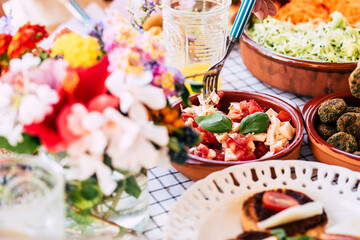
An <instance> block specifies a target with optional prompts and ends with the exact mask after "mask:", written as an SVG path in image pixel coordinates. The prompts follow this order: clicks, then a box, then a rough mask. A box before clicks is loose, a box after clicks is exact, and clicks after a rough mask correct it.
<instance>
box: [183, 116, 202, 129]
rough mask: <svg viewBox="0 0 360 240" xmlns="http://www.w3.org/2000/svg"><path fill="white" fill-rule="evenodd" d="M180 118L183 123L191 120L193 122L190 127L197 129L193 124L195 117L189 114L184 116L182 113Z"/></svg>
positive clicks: (194, 123)
mask: <svg viewBox="0 0 360 240" xmlns="http://www.w3.org/2000/svg"><path fill="white" fill-rule="evenodd" d="M180 117H181V119H182V120H184V121H185V122H186V120H188V118H192V119H193V120H194V121H193V123H192V127H194V128H197V127H198V125H197V123H196V122H195V116H193V115H190V114H186V113H182V114H181V116H180Z"/></svg>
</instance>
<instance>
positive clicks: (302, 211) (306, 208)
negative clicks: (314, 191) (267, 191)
mask: <svg viewBox="0 0 360 240" xmlns="http://www.w3.org/2000/svg"><path fill="white" fill-rule="evenodd" d="M322 213H323V204H322V203H321V202H309V203H305V204H303V205H298V206H294V207H290V208H287V209H285V210H283V211H281V212H278V213H276V214H275V215H272V216H271V217H269V218H267V219H265V220H263V221H260V222H258V224H257V225H258V227H259V228H260V229H268V228H273V227H276V226H279V225H282V224H286V223H290V222H295V221H298V220H302V219H306V218H310V217H313V216H316V215H320V214H322Z"/></svg>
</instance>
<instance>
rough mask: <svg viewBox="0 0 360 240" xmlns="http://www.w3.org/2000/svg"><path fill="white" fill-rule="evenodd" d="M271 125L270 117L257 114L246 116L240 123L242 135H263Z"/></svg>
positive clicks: (260, 113)
mask: <svg viewBox="0 0 360 240" xmlns="http://www.w3.org/2000/svg"><path fill="white" fill-rule="evenodd" d="M268 125H269V116H268V115H267V114H266V113H262V112H256V113H253V114H250V115H248V116H246V117H245V118H244V119H243V120H242V121H241V123H240V133H241V134H247V133H263V132H266V130H267V128H268Z"/></svg>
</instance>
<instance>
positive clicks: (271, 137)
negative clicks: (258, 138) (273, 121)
mask: <svg viewBox="0 0 360 240" xmlns="http://www.w3.org/2000/svg"><path fill="white" fill-rule="evenodd" d="M278 129H279V127H278V126H276V125H270V126H269V128H268V130H267V132H266V141H265V145H267V146H271V145H274V144H275V143H276V136H277V131H278Z"/></svg>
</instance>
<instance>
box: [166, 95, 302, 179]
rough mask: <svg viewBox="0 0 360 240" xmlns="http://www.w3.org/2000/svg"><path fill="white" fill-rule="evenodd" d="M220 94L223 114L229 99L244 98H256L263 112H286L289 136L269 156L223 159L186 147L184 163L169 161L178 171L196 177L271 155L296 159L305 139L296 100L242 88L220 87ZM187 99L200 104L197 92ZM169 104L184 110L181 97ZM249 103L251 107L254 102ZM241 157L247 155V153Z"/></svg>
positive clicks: (248, 99) (269, 157) (252, 99)
mask: <svg viewBox="0 0 360 240" xmlns="http://www.w3.org/2000/svg"><path fill="white" fill-rule="evenodd" d="M219 96H221V98H220V101H219V103H218V104H217V106H216V107H217V109H218V110H219V111H221V112H223V113H224V114H228V113H229V110H228V109H229V106H230V105H231V104H232V103H239V102H244V101H247V102H248V103H251V102H256V106H260V107H261V109H262V111H263V112H265V111H267V110H269V109H272V110H274V111H275V112H277V113H285V115H286V116H289V120H290V121H289V122H290V124H291V125H292V126H293V128H294V129H295V133H294V136H293V138H292V140H291V141H290V143H289V144H288V145H287V146H286V147H285V148H284V149H282V150H281V151H275V153H274V154H271V155H270V156H263V157H261V158H256V159H251V160H231V161H224V160H215V159H208V158H205V157H201V155H199V154H194V152H193V151H189V159H188V160H187V162H186V163H185V164H183V165H180V164H172V165H173V166H174V167H175V168H176V169H177V170H178V171H179V172H181V173H182V174H184V175H185V176H186V177H188V178H190V179H191V180H193V181H197V180H199V179H202V178H204V177H206V176H207V175H209V174H210V173H212V172H215V171H219V170H222V169H224V168H226V167H229V166H233V165H238V164H243V163H250V162H258V161H267V160H274V159H278V160H290V159H297V158H298V157H299V155H300V149H301V144H302V142H303V139H304V135H303V132H304V123H303V120H302V115H301V111H300V109H299V107H298V106H297V105H296V104H295V103H293V102H291V101H289V100H287V99H285V98H282V97H279V96H276V97H275V96H272V95H269V94H265V93H259V92H249V91H241V90H222V91H219ZM189 101H190V102H191V104H192V105H195V106H198V105H199V104H200V102H199V99H198V95H196V94H194V95H192V96H190V98H189ZM172 107H173V108H174V109H177V110H179V111H183V109H184V108H185V107H184V104H183V102H182V100H178V101H176V102H174V103H173V104H172ZM249 107H250V108H251V107H253V106H249ZM202 136H203V135H202ZM244 159H246V157H245V158H244Z"/></svg>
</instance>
